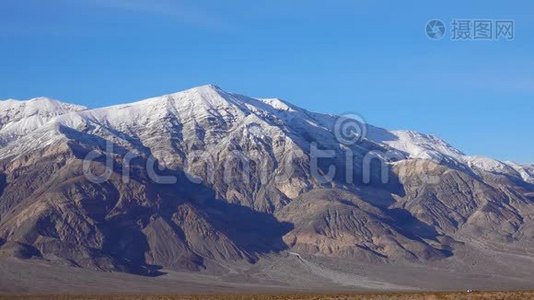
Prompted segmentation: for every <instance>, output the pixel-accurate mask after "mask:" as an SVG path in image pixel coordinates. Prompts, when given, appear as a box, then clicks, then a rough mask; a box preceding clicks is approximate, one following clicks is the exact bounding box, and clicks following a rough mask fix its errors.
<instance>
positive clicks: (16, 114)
mask: <svg viewBox="0 0 534 300" xmlns="http://www.w3.org/2000/svg"><path fill="white" fill-rule="evenodd" d="M85 109H87V108H86V107H84V106H80V105H74V104H69V103H63V102H60V101H57V100H54V99H50V98H46V97H39V98H33V99H30V100H26V101H22V100H14V99H8V100H4V101H0V145H2V146H5V145H7V144H8V143H10V142H12V141H14V140H16V139H18V138H19V137H21V136H24V135H26V134H28V133H30V132H32V131H35V130H37V129H38V128H40V127H42V126H43V125H45V124H46V123H48V122H49V121H50V120H51V119H53V118H55V117H57V116H60V115H63V114H66V113H71V112H79V111H82V110H85Z"/></svg>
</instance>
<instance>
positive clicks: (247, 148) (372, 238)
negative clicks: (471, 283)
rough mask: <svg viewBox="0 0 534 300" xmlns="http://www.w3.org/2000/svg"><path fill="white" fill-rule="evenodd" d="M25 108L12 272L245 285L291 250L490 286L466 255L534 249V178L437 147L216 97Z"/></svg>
mask: <svg viewBox="0 0 534 300" xmlns="http://www.w3.org/2000/svg"><path fill="white" fill-rule="evenodd" d="M45 102H46V101H45ZM13 103H15V102H9V103H8V105H6V102H0V112H1V111H11V114H10V116H12V115H15V116H23V117H21V118H18V119H17V118H15V119H13V121H12V122H7V123H5V124H4V125H5V126H4V127H2V128H0V140H1V141H3V144H1V147H0V240H1V241H2V245H0V257H3V256H5V257H12V256H16V257H19V258H25V259H29V258H31V259H40V260H44V261H47V262H50V263H54V264H64V265H68V266H74V267H79V268H87V269H96V270H102V271H121V272H128V273H135V274H142V275H149V276H159V275H161V273H162V271H161V269H172V270H176V271H188V272H200V273H202V272H204V273H209V274H221V273H224V272H227V271H228V270H234V271H235V270H241V271H235V272H237V273H240V272H245V271H244V270H251V268H252V269H254V266H255V265H258V264H262V262H263V261H265V260H268V261H270V260H273V259H274V261H283V260H284V259H285V258H284V257H286V256H285V255H291V254H288V251H290V252H291V253H298V254H299V255H302V257H307V258H310V259H311V258H314V259H320V260H323V259H324V260H325V261H330V262H331V261H336V262H337V263H333V264H332V263H330V265H329V267H330V268H332V269H334V270H340V269H342V262H343V261H350V262H354V263H356V262H358V263H371V264H386V265H402V264H415V265H422V266H432V265H435V264H437V265H439V264H445V263H450V264H454V265H455V266H456V267H457V268H459V269H464V268H465V269H466V270H467V269H470V268H475V269H477V270H479V271H480V270H482V271H480V272H483V271H484V272H488V270H489V269H487V268H489V267H488V266H486V265H485V264H484V263H482V261H483V260H481V259H479V258H477V259H475V260H473V259H471V258H466V255H468V254H466V253H469V252H470V251H472V252H473V253H484V251H487V248H488V247H497V248H498V249H501V250H500V252H498V254H496V255H505V254H504V253H506V252H507V251H514V252H517V253H519V254H520V255H523V256H525V257H530V253H529V252H528V248H529V247H531V246H534V243H533V240H534V197H533V196H532V195H534V183H533V181H532V174H534V172H533V171H532V168H531V167H529V166H528V165H518V164H512V163H504V162H500V161H498V160H493V159H489V158H484V157H474V156H466V155H465V154H463V153H462V152H461V151H459V150H457V149H455V148H454V147H452V146H451V145H449V144H447V143H446V142H445V141H443V140H441V139H439V138H437V137H434V136H432V135H427V134H422V133H417V132H413V131H388V130H386V129H382V128H379V127H375V126H373V125H370V124H365V123H364V122H363V120H361V119H358V116H335V115H328V114H320V113H314V112H309V111H307V110H305V109H301V108H299V107H297V106H295V105H293V104H290V103H289V102H287V101H284V100H280V99H277V98H268V99H258V98H251V97H247V96H243V95H239V94H234V93H228V92H225V91H223V90H222V89H220V88H219V87H216V86H213V85H206V86H201V87H197V88H193V89H189V90H185V91H182V92H177V93H172V94H168V95H163V96H159V97H153V98H148V99H145V100H141V101H137V102H133V103H129V104H120V105H114V106H110V107H104V108H96V109H87V108H84V107H78V106H72V107H71V106H69V105H68V104H61V103H60V102H52V103H54V105H53V106H51V107H52V108H53V109H50V106H43V110H42V111H41V112H42V113H41V114H39V112H40V110H37V114H35V112H36V110H31V111H30V112H31V113H28V114H25V113H22V114H21V113H17V112H15V113H13V110H9V109H6V107H7V108H9V107H10V106H9V105H12V104H13ZM17 103H18V104H17V105H19V106H20V105H22V104H21V103H20V102H17ZM47 103H48V102H47ZM58 103H60V104H58ZM19 106H17V107H19ZM22 111H23V112H24V110H22ZM36 115H37V116H39V119H38V120H39V121H35V122H33V121H32V122H25V121H26V120H28V119H30V120H31V119H32V118H35V116H36ZM347 122H348V123H347ZM347 125H348V126H349V127H346V126H347ZM350 126H352V127H350ZM4 128H11V129H10V130H12V129H15V130H12V131H3V130H4ZM354 130H356V131H357V134H354ZM13 132H17V133H18V134H15V135H13V134H12V133H13ZM325 153H326V154H325ZM318 158H319V159H318ZM332 170H333V172H332ZM95 174H96V175H95ZM464 260H465V261H464ZM463 262H467V265H463ZM336 264H337V265H336ZM509 267H510V268H512V269H513V268H514V267H516V266H509ZM498 268H504V267H502V266H501V265H499V267H498ZM498 268H497V267H496V268H495V269H492V270H497V269H498ZM506 268H508V267H506ZM510 272H513V270H511V271H510ZM275 273H276V272H275ZM276 274H277V275H276V276H281V273H276ZM273 276H274V275H273Z"/></svg>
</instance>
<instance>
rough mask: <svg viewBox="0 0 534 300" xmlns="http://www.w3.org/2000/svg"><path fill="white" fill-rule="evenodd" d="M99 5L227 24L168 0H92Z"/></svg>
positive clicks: (212, 24)
mask: <svg viewBox="0 0 534 300" xmlns="http://www.w3.org/2000/svg"><path fill="white" fill-rule="evenodd" d="M91 2H92V3H93V4H95V5H97V6H99V7H105V8H113V9H122V10H128V11H132V12H137V13H144V14H153V15H160V16H166V17H170V18H173V19H174V20H176V21H178V22H182V23H187V24H192V25H196V26H201V27H206V28H211V29H221V28H227V27H228V24H226V23H225V22H223V21H222V20H221V19H219V18H217V17H216V16H213V15H211V14H209V13H207V12H206V11H201V10H198V9H194V8H192V7H188V6H186V5H185V4H183V3H179V2H177V1H168V0H92V1H91Z"/></svg>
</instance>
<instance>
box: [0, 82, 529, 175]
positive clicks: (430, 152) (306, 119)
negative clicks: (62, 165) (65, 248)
mask: <svg viewBox="0 0 534 300" xmlns="http://www.w3.org/2000/svg"><path fill="white" fill-rule="evenodd" d="M162 120H171V123H172V124H173V125H172V126H175V127H180V128H182V130H183V132H186V133H189V134H191V135H195V134H198V130H200V129H202V128H204V127H206V126H209V127H210V128H212V129H213V128H215V129H216V130H214V131H213V132H211V134H212V135H213V136H209V137H208V139H210V140H211V141H212V142H214V143H216V142H217V141H219V139H220V138H221V136H222V135H224V134H227V133H228V132H230V131H232V130H236V129H237V128H243V130H245V129H246V128H247V126H246V125H247V124H249V127H250V124H255V126H259V128H260V131H262V132H263V133H262V134H263V135H264V136H265V133H266V132H269V134H274V135H283V133H282V132H287V133H290V132H291V133H293V136H303V135H304V136H315V137H322V136H324V133H325V132H328V131H332V130H333V128H334V124H335V122H336V116H333V115H327V114H320V113H312V112H308V111H306V110H305V109H302V108H299V107H296V106H294V105H292V104H290V103H287V102H285V101H284V100H281V99H278V98H250V97H246V96H243V95H238V94H233V93H228V92H225V91H223V90H222V89H220V88H219V87H217V86H214V85H205V86H200V87H195V88H192V89H188V90H185V91H181V92H177V93H173V94H168V95H163V96H159V97H153V98H149V99H145V100H141V101H138V102H133V103H129V104H121V105H114V106H110V107H104V108H97V109H87V108H86V107H83V106H79V105H73V104H67V103H62V102H59V101H57V100H53V99H49V98H34V99H31V100H28V101H19V100H5V101H0V145H1V146H2V149H0V157H6V156H8V155H14V154H17V153H21V152H24V151H29V150H31V149H34V148H36V147H43V146H45V145H48V144H50V142H51V141H56V140H57V139H60V138H64V137H63V135H62V134H61V132H60V130H59V128H60V127H61V126H64V127H70V128H74V129H83V128H87V127H90V128H93V130H98V131H106V132H107V134H109V135H110V136H114V138H118V139H125V138H128V137H124V136H120V134H118V133H121V134H122V135H128V136H129V137H135V138H139V136H140V135H143V134H145V135H146V133H145V132H144V131H146V129H147V128H158V127H165V126H167V127H168V124H167V123H165V124H167V125H162V124H163V123H164V122H162ZM368 126H369V128H368V136H367V140H368V141H370V142H372V143H375V144H377V145H379V146H382V147H385V148H386V149H391V150H396V151H400V152H401V153H404V155H405V156H406V159H429V160H434V161H437V162H441V163H447V164H461V165H464V166H466V167H468V168H470V169H472V170H473V171H475V172H481V171H482V172H491V173H495V174H501V175H509V176H515V177H521V178H522V179H523V180H525V181H527V182H533V181H534V179H533V174H534V167H533V166H521V165H518V164H513V163H505V162H501V161H498V160H494V159H490V158H485V157H481V156H466V155H465V154H463V153H462V152H461V151H459V150H458V149H456V148H454V147H453V146H451V145H449V144H448V143H446V142H445V141H443V140H442V139H440V138H438V137H435V136H433V135H429V134H423V133H419V132H415V131H404V130H395V131H388V130H385V129H382V128H378V127H374V126H372V125H368ZM167 127H165V128H163V130H162V131H163V132H170V131H173V130H175V128H174V129H173V128H167ZM249 129H250V128H249ZM249 129H246V130H245V131H243V133H245V132H249V133H250V132H254V130H256V131H258V128H255V129H254V130H252V131H251V130H249ZM239 130H241V129H239ZM273 130H274V131H273ZM23 136H24V137H25V139H24V140H21V141H20V143H14V145H9V144H10V143H11V142H12V141H15V140H17V139H19V138H20V137H23ZM252 136H254V135H252ZM183 138H187V137H183ZM43 139H44V140H43Z"/></svg>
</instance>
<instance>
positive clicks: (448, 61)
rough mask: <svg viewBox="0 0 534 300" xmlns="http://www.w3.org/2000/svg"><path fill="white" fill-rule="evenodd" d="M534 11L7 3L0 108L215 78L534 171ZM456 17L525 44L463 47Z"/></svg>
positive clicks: (87, 100)
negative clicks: (502, 23) (12, 101)
mask: <svg viewBox="0 0 534 300" xmlns="http://www.w3.org/2000/svg"><path fill="white" fill-rule="evenodd" d="M401 2H402V3H401ZM529 2H530V1H526V0H525V1H513V2H511V1H446V2H443V1H441V2H435V1H397V0H391V1H380V0H352V1H343V0H335V1H313V0H294V1H287V0H285V1H278V0H270V1H261V0H258V1H244V0H240V1H237V0H225V1H198V0H197V1H171V0H77V1H71V0H50V1H37V0H35V1H32V0H2V1H0V99H6V98H18V99H26V98H31V97H35V96H49V97H53V98H56V99H60V100H64V101H67V102H73V103H80V104H84V105H87V106H90V107H98V106H105V105H110V104H115V103H124V102H130V101H133V100H137V99H142V98H146V97H150V96H156V95H160V94H164V93H170V92H175V91H179V90H183V89H186V88H189V87H192V86H197V85H202V84H206V83H214V84H217V85H219V86H220V87H222V88H223V89H225V90H228V91H234V92H239V93H243V94H246V95H250V96H262V97H275V96H276V97H280V98H284V99H286V100H288V101H290V102H292V103H294V104H296V105H299V106H302V107H304V108H307V109H309V110H313V111H319V112H328V113H344V112H355V113H358V114H360V115H362V116H364V117H365V119H366V120H367V121H368V122H369V123H372V124H375V125H378V126H382V127H386V128H390V129H414V130H419V131H423V132H427V133H432V134H436V135H438V136H440V137H442V138H444V139H446V140H447V141H448V142H450V143H451V144H453V145H454V146H456V147H458V148H460V149H461V150H462V151H464V152H466V153H468V154H482V155H487V156H492V157H495V158H499V159H502V160H515V161H519V162H534V151H533V149H534V139H533V136H534V135H533V133H532V131H533V129H534V117H533V115H534V99H533V96H534V54H533V53H534V4H533V3H532V2H530V3H529ZM434 18H438V19H441V20H443V21H444V22H445V23H446V27H447V31H448V32H447V35H446V37H445V38H444V39H443V40H439V41H434V40H430V39H428V38H427V37H426V35H425V31H424V28H425V24H426V23H427V21H428V20H430V19H434ZM453 19H491V20H496V19H513V20H514V21H515V24H514V25H515V39H514V40H513V41H505V40H499V41H452V40H451V39H450V32H449V31H450V23H451V22H452V20H453Z"/></svg>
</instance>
